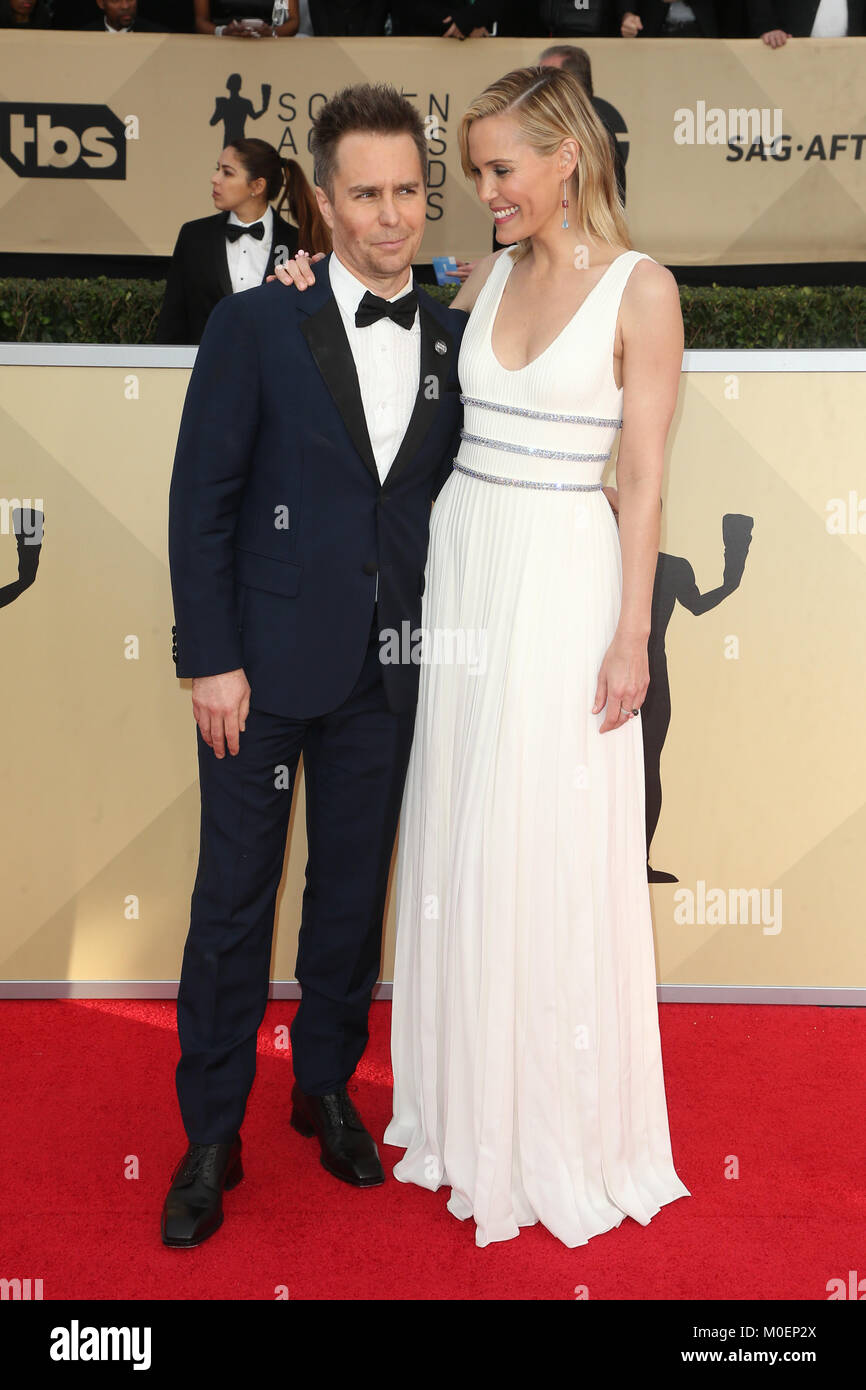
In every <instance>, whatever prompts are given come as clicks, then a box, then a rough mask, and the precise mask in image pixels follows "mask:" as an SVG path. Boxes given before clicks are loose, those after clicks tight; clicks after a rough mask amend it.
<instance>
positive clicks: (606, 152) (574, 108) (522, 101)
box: [457, 67, 631, 262]
mask: <svg viewBox="0 0 866 1390" xmlns="http://www.w3.org/2000/svg"><path fill="white" fill-rule="evenodd" d="M506 112H507V113H508V114H509V115H511V116H513V117H514V119H515V120H516V122H517V125H518V128H519V130H520V132H521V134H522V135H523V137H524V139H525V140H526V143H527V144H528V145H530V146H531V147H532V149H534V150H535V151H536V153H537V154H539V155H541V156H542V157H549V156H551V155H554V154H555V153H556V151H557V150H558V149H559V146H560V144H561V143H562V141H563V140H567V139H573V140H576V141H577V142H578V146H579V148H578V154H577V164H576V166H575V169H574V173H573V174H572V176H571V179H570V180H569V187H570V188H571V189H572V191H573V192H574V193H575V195H576V196H575V197H574V198H571V197H569V204H570V206H569V211H570V212H571V208H572V206H573V207H574V212H573V213H572V217H573V219H574V223H575V225H576V226H577V227H579V228H581V229H582V230H585V231H587V232H590V233H591V234H592V235H593V236H597V237H599V238H600V239H601V240H602V241H606V242H608V243H609V244H610V245H612V246H613V245H619V246H625V247H626V248H627V249H628V250H631V239H630V237H629V234H628V226H627V224H626V220H625V209H624V207H623V205H622V202H621V200H620V196H619V190H618V188H617V183H616V173H615V171H614V167H613V154H612V152H611V148H610V139H609V136H608V133H607V130H606V129H605V127H604V126H603V125H602V123H601V121H600V120H599V118H598V116H597V115H596V112H595V108H594V107H593V105H592V103H591V102H590V100H589V97H588V96H587V95H586V92H585V91H584V89H583V87H581V85H580V83H579V82H578V80H577V78H576V77H574V76H573V75H572V74H571V73H570V72H568V71H567V70H566V69H565V68H554V67H550V68H548V67H528V68H516V69H515V70H514V72H508V73H506V74H505V76H504V77H500V78H499V79H498V80H497V81H496V82H491V84H490V86H489V87H485V89H484V91H483V92H482V93H481V95H480V96H478V97H476V98H475V100H474V101H473V102H472V103H471V104H470V106H469V108H468V110H467V111H466V112H465V114H464V116H463V118H462V120H461V122H460V126H459V129H458V132H457V139H458V143H459V146H460V162H461V164H462V166H463V172H464V174H466V176H467V177H470V175H471V170H472V160H471V159H470V157H469V128H470V126H471V125H472V122H473V121H477V120H480V119H481V118H482V117H483V116H501V115H503V114H505V113H506ZM571 220H572V219H571V218H569V221H571ZM530 246H531V241H530V238H529V237H523V238H522V239H521V240H520V241H518V242H517V244H516V249H515V251H514V255H513V257H512V259H513V260H514V261H515V262H517V261H519V260H521V259H522V257H523V256H525V255H526V254H527V253H528V251H529V250H530Z"/></svg>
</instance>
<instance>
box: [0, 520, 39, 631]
mask: <svg viewBox="0 0 866 1390" xmlns="http://www.w3.org/2000/svg"><path fill="white" fill-rule="evenodd" d="M44 521H45V517H44V515H43V514H42V512H37V511H34V509H33V508H32V507H14V508H13V509H12V529H13V531H14V532H15V539H16V541H17V543H18V578H17V579H13V581H12V583H11V584H4V585H3V586H2V587H0V608H5V607H6V605H7V604H9V603H13V602H14V601H15V599H16V598H18V595H19V594H23V593H24V590H25V589H29V588H30V585H31V584H32V583H33V582H34V580H35V579H36V571H37V570H38V568H39V554H40V552H41V550H42V527H43V524H44Z"/></svg>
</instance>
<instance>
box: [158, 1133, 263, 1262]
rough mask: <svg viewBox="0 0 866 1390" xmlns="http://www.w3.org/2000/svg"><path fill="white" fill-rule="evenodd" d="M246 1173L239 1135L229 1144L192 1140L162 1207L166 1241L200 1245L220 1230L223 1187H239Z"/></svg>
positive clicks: (173, 1177)
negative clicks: (198, 1142)
mask: <svg viewBox="0 0 866 1390" xmlns="http://www.w3.org/2000/svg"><path fill="white" fill-rule="evenodd" d="M243 1175H244V1170H243V1168H242V1166H241V1140H240V1135H237V1136H236V1138H235V1139H234V1140H233V1142H232V1143H230V1144H190V1146H189V1148H188V1149H187V1151H186V1153H185V1154H184V1156H183V1158H182V1159H181V1160H180V1163H179V1164H178V1165H177V1167H176V1168H175V1170H174V1173H173V1174H172V1183H171V1187H170V1188H169V1189H168V1196H167V1197H166V1199H165V1204H164V1206H163V1208H162V1243H163V1245H177V1246H184V1247H189V1246H193V1245H201V1243H202V1241H205V1240H207V1238H208V1236H212V1235H213V1233H214V1231H218V1230H219V1228H220V1226H221V1225H222V1224H223V1204H222V1195H223V1191H224V1190H225V1191H226V1192H228V1191H230V1190H231V1188H233V1187H237V1185H238V1183H239V1182H240V1180H241V1178H242V1177H243Z"/></svg>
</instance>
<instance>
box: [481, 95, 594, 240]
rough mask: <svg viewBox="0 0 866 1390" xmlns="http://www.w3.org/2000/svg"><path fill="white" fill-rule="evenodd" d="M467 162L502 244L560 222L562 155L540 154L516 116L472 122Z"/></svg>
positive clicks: (487, 118) (484, 117) (492, 117)
mask: <svg viewBox="0 0 866 1390" xmlns="http://www.w3.org/2000/svg"><path fill="white" fill-rule="evenodd" d="M575 143H576V142H575ZM469 158H470V160H471V166H472V167H471V174H472V178H473V180H474V182H475V191H476V193H477V194H478V197H479V198H480V200H481V202H482V203H486V204H487V206H488V207H489V208H490V211H491V212H492V213H493V220H494V222H495V223H496V236H497V238H498V240H499V242H500V243H501V244H502V245H503V246H510V245H512V244H513V243H514V242H516V241H519V240H520V239H521V238H522V237H530V236H535V235H536V234H537V233H538V232H540V231H542V230H543V229H544V228H545V227H547V226H548V224H550V225H551V226H555V225H557V224H558V223H559V222H561V220H562V175H561V174H560V172H559V163H560V161H559V155H558V154H554V155H551V156H549V157H543V156H541V155H539V154H537V153H536V151H535V150H534V149H533V148H532V146H531V145H528V144H527V143H526V141H525V140H524V138H523V136H522V135H521V133H520V130H519V128H518V125H517V122H516V121H515V120H514V118H513V117H511V116H508V115H501V116H483V117H481V118H480V119H479V120H477V121H473V122H472V125H471V126H470V127H469Z"/></svg>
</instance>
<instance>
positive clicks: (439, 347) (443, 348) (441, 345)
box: [433, 338, 448, 352]
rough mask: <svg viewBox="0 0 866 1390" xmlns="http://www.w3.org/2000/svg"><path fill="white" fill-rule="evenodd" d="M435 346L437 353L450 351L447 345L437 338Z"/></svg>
mask: <svg viewBox="0 0 866 1390" xmlns="http://www.w3.org/2000/svg"><path fill="white" fill-rule="evenodd" d="M433 346H434V347H435V349H436V351H437V352H447V351H448V348H447V347H446V346H445V344H444V343H443V341H442V339H441V338H437V339H436V341H435V343H434V344H433Z"/></svg>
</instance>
